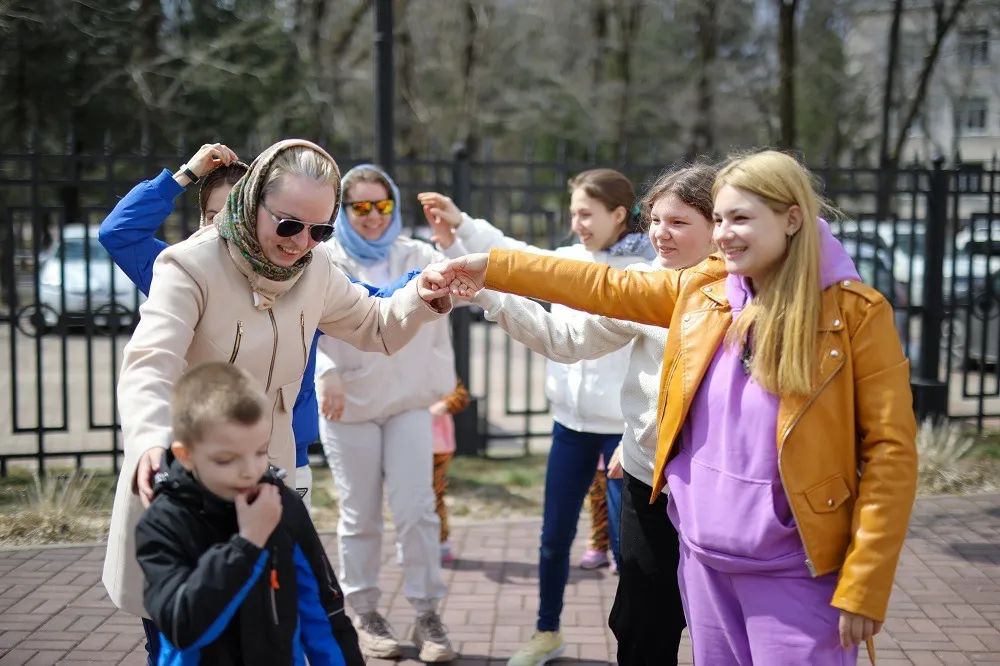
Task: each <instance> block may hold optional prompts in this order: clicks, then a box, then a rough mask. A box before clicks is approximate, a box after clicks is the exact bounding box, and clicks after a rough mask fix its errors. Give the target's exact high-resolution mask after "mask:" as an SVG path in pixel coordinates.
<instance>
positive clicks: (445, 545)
mask: <svg viewBox="0 0 1000 666" xmlns="http://www.w3.org/2000/svg"><path fill="white" fill-rule="evenodd" d="M454 561H455V553H453V552H452V551H451V542H450V541H442V542H441V564H451V563H452V562H454Z"/></svg>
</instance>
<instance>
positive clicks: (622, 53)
mask: <svg viewBox="0 0 1000 666" xmlns="http://www.w3.org/2000/svg"><path fill="white" fill-rule="evenodd" d="M617 13H618V25H619V28H620V29H619V35H620V40H621V45H620V47H619V49H618V76H619V78H620V80H621V83H622V89H621V93H620V94H619V96H618V113H617V118H616V120H617V123H616V126H615V127H616V129H615V143H616V144H617V145H618V150H619V153H620V151H621V150H622V148H623V147H624V144H625V141H626V140H627V138H628V130H629V121H630V118H629V109H630V108H632V99H631V96H632V50H633V47H634V45H635V42H636V37H637V33H638V31H639V19H640V17H641V16H642V0H619V3H618V11H617Z"/></svg>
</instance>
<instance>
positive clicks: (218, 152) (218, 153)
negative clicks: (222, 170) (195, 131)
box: [187, 143, 239, 178]
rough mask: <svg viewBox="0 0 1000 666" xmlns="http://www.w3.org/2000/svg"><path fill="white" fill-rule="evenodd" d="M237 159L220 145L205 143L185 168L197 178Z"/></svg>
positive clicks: (234, 154) (225, 147)
mask: <svg viewBox="0 0 1000 666" xmlns="http://www.w3.org/2000/svg"><path fill="white" fill-rule="evenodd" d="M238 159H239V158H238V157H237V156H236V153H234V152H233V151H232V150H230V149H229V148H228V147H227V146H224V145H223V144H221V143H206V144H205V145H203V146H202V147H201V148H199V149H198V152H196V153H195V154H194V155H193V156H192V157H191V159H189V160H188V161H187V166H188V168H189V169H191V171H193V172H194V175H196V176H198V177H199V178H201V177H203V176H207V175H208V174H210V173H212V172H213V171H215V170H216V169H218V168H219V167H220V166H222V165H226V166H229V165H230V164H232V163H233V162H235V161H237V160H238Z"/></svg>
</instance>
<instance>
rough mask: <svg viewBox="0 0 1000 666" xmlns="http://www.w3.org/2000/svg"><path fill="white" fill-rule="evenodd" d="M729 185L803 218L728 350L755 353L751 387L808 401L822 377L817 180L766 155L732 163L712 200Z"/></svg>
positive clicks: (730, 336)
mask: <svg viewBox="0 0 1000 666" xmlns="http://www.w3.org/2000/svg"><path fill="white" fill-rule="evenodd" d="M726 185H729V186H731V187H735V188H738V189H740V190H743V191H745V192H749V193H751V194H754V195H756V196H757V197H759V198H760V199H761V200H763V202H764V203H765V204H766V205H767V206H768V208H770V209H771V210H773V211H774V212H775V213H778V214H784V213H787V212H788V210H789V209H790V208H791V207H792V206H798V207H799V209H800V210H801V211H802V226H801V228H800V229H799V230H798V231H797V232H796V233H795V234H793V235H792V236H791V237H790V238H789V239H788V250H787V251H786V253H785V257H784V259H783V260H782V261H781V264H780V266H778V268H777V270H776V271H775V272H774V274H773V275H771V276H770V277H769V278H768V279H767V281H766V282H765V283H763V284H756V285H754V287H755V289H756V290H757V293H756V296H755V297H754V299H753V300H752V301H751V302H750V303H748V304H747V306H746V308H745V309H744V310H743V311H742V312H741V313H740V314H739V316H738V317H737V318H736V320H735V321H734V322H733V324H732V326H730V328H729V331H728V332H727V333H726V343H727V344H728V345H730V346H732V347H741V346H742V345H745V344H750V345H751V349H752V352H753V356H752V360H751V363H752V375H753V379H754V381H756V382H757V383H758V384H759V385H760V386H761V387H763V388H764V389H766V390H767V391H769V392H771V393H774V394H777V395H808V393H809V391H810V390H811V389H812V384H813V379H814V375H815V371H816V327H817V325H818V324H819V306H820V278H819V257H820V254H819V226H818V224H817V217H818V215H819V212H820V199H819V196H818V195H817V193H816V192H817V188H816V186H815V184H814V179H813V177H812V174H810V173H809V171H807V170H806V169H805V167H803V166H802V165H801V164H799V163H798V162H797V161H796V160H795V159H794V158H793V157H791V156H789V155H786V154H784V153H779V152H777V151H773V150H765V151H763V152H758V153H754V154H751V155H746V156H738V157H735V158H733V159H731V160H730V161H729V162H728V163H726V164H725V166H723V167H722V169H720V171H719V175H718V176H716V178H715V184H714V185H713V187H712V198H713V199H714V198H716V197H717V196H718V194H719V190H720V189H722V188H723V187H724V186H726ZM751 335H752V344H751V340H750V336H751Z"/></svg>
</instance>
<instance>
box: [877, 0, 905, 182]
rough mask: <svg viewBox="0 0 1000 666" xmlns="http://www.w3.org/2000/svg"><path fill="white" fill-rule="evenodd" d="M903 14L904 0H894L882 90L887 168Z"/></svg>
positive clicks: (882, 149)
mask: <svg viewBox="0 0 1000 666" xmlns="http://www.w3.org/2000/svg"><path fill="white" fill-rule="evenodd" d="M902 16H903V0H893V3H892V23H891V24H890V26H889V54H888V56H889V57H888V59H887V61H888V64H887V65H886V69H885V88H884V89H883V90H882V137H881V140H880V147H879V165H880V166H881V167H882V168H885V167H886V166H887V165H888V164H889V160H890V157H889V130H890V128H889V123H890V119H891V118H892V110H893V108H894V103H893V97H894V95H895V91H896V70H897V69H898V68H899V66H898V62H899V25H900V23H901V22H902Z"/></svg>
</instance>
